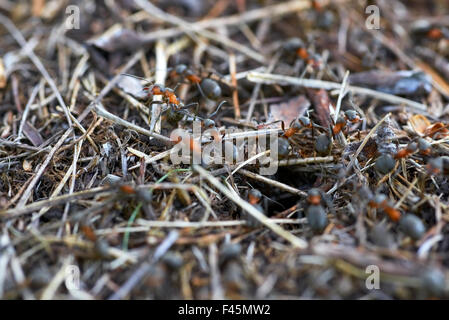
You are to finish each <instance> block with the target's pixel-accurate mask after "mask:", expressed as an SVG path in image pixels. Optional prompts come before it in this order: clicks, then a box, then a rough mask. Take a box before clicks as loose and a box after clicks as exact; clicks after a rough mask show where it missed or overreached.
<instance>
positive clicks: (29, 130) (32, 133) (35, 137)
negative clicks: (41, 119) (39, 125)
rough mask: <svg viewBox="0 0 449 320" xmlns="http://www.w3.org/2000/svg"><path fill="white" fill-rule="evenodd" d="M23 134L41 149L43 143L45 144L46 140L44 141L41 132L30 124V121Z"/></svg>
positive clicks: (24, 127)
mask: <svg viewBox="0 0 449 320" xmlns="http://www.w3.org/2000/svg"><path fill="white" fill-rule="evenodd" d="M23 133H24V134H25V136H26V137H27V138H28V140H30V141H31V143H32V144H33V146H35V147H39V146H40V145H41V144H42V143H44V139H42V136H41V134H40V133H39V131H38V130H37V129H36V128H35V127H33V126H32V125H31V124H29V123H28V121H26V122H25V124H24V126H23Z"/></svg>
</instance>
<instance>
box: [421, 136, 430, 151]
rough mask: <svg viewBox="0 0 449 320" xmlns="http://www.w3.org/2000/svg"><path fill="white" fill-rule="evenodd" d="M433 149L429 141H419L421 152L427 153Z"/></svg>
mask: <svg viewBox="0 0 449 320" xmlns="http://www.w3.org/2000/svg"><path fill="white" fill-rule="evenodd" d="M431 148H432V145H431V144H430V142H429V141H427V140H426V139H424V138H419V139H418V149H419V151H427V150H430V149H431Z"/></svg>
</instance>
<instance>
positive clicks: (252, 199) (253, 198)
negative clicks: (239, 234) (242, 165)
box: [245, 189, 264, 228]
mask: <svg viewBox="0 0 449 320" xmlns="http://www.w3.org/2000/svg"><path fill="white" fill-rule="evenodd" d="M261 199H262V193H261V192H260V191H259V190H257V189H251V190H250V191H249V192H248V202H249V203H250V204H251V205H252V206H253V207H254V208H256V209H257V211H259V212H261V213H264V210H263V207H262V206H261V205H260V200H261ZM245 218H246V224H247V225H248V227H250V228H257V227H260V226H261V223H260V221H259V220H257V219H256V218H254V217H253V216H252V215H251V214H249V213H247V212H246V211H245Z"/></svg>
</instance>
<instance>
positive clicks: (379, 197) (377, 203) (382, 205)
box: [368, 193, 401, 222]
mask: <svg viewBox="0 0 449 320" xmlns="http://www.w3.org/2000/svg"><path fill="white" fill-rule="evenodd" d="M368 206H369V207H370V208H374V209H382V210H383V211H384V212H385V213H386V214H387V215H388V217H390V219H391V220H393V221H394V222H398V221H399V219H400V218H401V212H400V211H399V210H397V209H395V208H394V207H393V206H392V205H391V203H390V201H388V199H387V197H386V196H385V195H384V194H382V193H378V194H376V195H375V196H371V199H370V200H369V201H368Z"/></svg>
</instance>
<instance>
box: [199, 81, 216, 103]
mask: <svg viewBox="0 0 449 320" xmlns="http://www.w3.org/2000/svg"><path fill="white" fill-rule="evenodd" d="M199 88H200V89H201V91H202V93H203V95H204V96H205V97H206V98H208V99H210V100H217V99H218V98H219V97H220V96H221V87H220V85H219V84H218V83H217V81H215V80H212V79H209V78H204V79H203V80H201V83H200V85H199Z"/></svg>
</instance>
